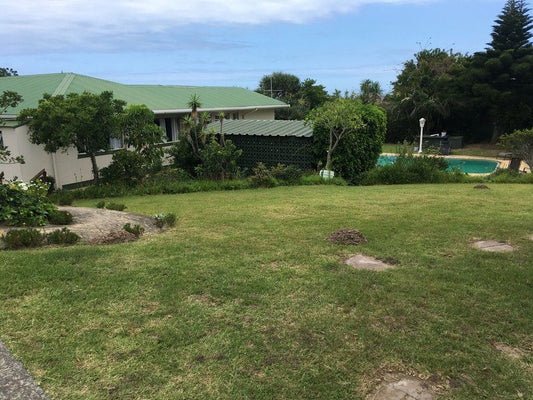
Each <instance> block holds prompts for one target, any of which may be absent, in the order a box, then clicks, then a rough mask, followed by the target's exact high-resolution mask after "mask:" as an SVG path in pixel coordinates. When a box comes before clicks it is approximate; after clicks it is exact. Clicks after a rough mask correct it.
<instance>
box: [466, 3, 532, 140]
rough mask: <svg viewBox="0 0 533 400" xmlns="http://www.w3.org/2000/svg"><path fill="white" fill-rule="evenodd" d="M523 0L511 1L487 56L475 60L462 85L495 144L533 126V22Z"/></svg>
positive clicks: (505, 8) (496, 28) (498, 20)
mask: <svg viewBox="0 0 533 400" xmlns="http://www.w3.org/2000/svg"><path fill="white" fill-rule="evenodd" d="M528 13H529V9H528V8H527V7H526V4H525V2H524V1H523V0H508V1H507V2H506V4H505V6H504V8H503V10H502V12H501V14H500V15H499V16H498V18H497V19H496V21H495V25H494V26H493V33H492V41H491V42H490V43H489V47H488V48H487V49H486V51H485V52H479V53H476V54H474V56H473V57H472V60H471V63H470V65H469V67H468V68H467V69H466V76H463V77H462V79H463V81H466V82H468V86H469V88H468V93H464V94H465V95H466V97H470V101H471V103H472V104H473V105H474V108H475V109H477V110H479V111H480V113H479V118H480V121H478V122H477V123H479V124H483V123H485V122H486V121H487V120H490V121H491V125H492V134H491V135H490V134H489V133H487V136H486V138H487V139H489V138H490V139H491V142H493V143H494V142H496V141H497V140H498V138H499V137H500V136H501V135H502V134H504V133H510V132H512V131H514V130H516V129H524V128H529V127H531V126H533V45H532V44H531V41H530V39H531V38H532V34H531V29H532V28H533V19H532V17H531V16H530V15H529V14H528Z"/></svg>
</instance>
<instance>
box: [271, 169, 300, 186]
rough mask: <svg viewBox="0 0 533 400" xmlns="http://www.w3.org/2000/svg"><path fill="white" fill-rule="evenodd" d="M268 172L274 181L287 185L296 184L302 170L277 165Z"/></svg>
mask: <svg viewBox="0 0 533 400" xmlns="http://www.w3.org/2000/svg"><path fill="white" fill-rule="evenodd" d="M270 172H271V175H272V177H273V178H274V179H277V180H278V181H281V182H283V183H285V184H288V185H296V184H298V182H299V180H300V178H301V177H302V175H303V172H302V170H301V169H299V168H298V167H295V166H294V165H284V164H278V165H276V166H275V167H272V168H271V170H270Z"/></svg>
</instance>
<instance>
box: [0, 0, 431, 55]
mask: <svg viewBox="0 0 533 400" xmlns="http://www.w3.org/2000/svg"><path fill="white" fill-rule="evenodd" d="M430 1H433V0H267V1H251V0H196V1H184V0H151V1H148V0H105V1H104V0H92V1H87V0H46V1H43V0H0V10H2V23H1V24H0V35H2V37H3V38H5V39H6V38H7V41H5V40H4V43H5V45H4V51H2V50H0V52H5V51H6V50H8V51H13V50H15V49H16V48H17V47H18V48H19V50H22V51H24V50H23V49H22V48H23V47H25V46H29V45H30V44H31V47H32V48H33V49H43V50H44V49H46V50H53V49H55V50H61V49H65V48H69V47H71V46H76V47H83V48H93V49H99V50H106V49H116V48H121V47H122V46H123V45H124V43H128V45H130V46H131V45H134V44H135V41H137V42H138V43H140V44H143V43H144V44H147V43H150V42H153V43H156V40H153V39H151V37H153V36H154V35H156V36H157V35H158V34H159V35H164V34H169V33H171V34H173V35H179V33H180V31H181V30H184V29H186V28H187V26H193V25H195V24H216V25H223V26H226V25H235V24H243V25H265V24H271V23H276V22H281V23H294V24H304V23H309V22H312V21H315V20H318V19H323V18H328V17H331V16H334V15H337V14H346V13H351V12H355V11H356V10H357V9H358V8H359V7H361V6H364V5H368V4H383V3H388V4H407V3H427V2H430ZM207 45H209V43H207ZM141 47H142V46H141Z"/></svg>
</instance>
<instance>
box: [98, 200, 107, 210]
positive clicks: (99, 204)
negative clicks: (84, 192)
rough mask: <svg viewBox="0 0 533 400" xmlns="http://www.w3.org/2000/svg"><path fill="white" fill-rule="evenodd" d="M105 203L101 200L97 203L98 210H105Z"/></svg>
mask: <svg viewBox="0 0 533 400" xmlns="http://www.w3.org/2000/svg"><path fill="white" fill-rule="evenodd" d="M105 204H106V203H105V201H104V200H101V201H99V202H98V203H96V208H105Z"/></svg>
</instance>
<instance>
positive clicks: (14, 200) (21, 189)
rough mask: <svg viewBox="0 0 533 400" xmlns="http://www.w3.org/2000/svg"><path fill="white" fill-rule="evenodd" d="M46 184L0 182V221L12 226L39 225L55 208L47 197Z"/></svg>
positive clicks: (46, 220)
mask: <svg viewBox="0 0 533 400" xmlns="http://www.w3.org/2000/svg"><path fill="white" fill-rule="evenodd" d="M47 192H48V185H47V184H42V183H41V182H32V183H23V182H15V181H13V182H7V183H2V184H0V204H1V207H0V223H1V224H6V225H12V226H41V225H46V223H47V222H48V214H50V213H51V212H52V211H54V210H55V209H56V207H55V206H54V205H53V204H52V203H51V202H50V200H49V199H48V197H47Z"/></svg>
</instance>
